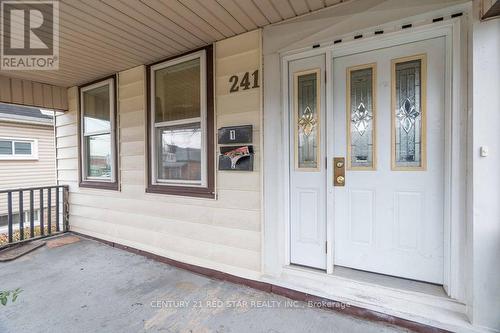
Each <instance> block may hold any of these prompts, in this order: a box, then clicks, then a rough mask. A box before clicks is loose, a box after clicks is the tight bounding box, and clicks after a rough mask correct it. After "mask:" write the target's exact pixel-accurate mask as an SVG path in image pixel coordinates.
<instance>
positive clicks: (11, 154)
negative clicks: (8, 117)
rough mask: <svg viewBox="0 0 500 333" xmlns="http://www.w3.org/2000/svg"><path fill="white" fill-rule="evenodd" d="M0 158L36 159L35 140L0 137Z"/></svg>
mask: <svg viewBox="0 0 500 333" xmlns="http://www.w3.org/2000/svg"><path fill="white" fill-rule="evenodd" d="M0 159H1V160H36V159H38V152H37V140H35V139H21V138H0Z"/></svg>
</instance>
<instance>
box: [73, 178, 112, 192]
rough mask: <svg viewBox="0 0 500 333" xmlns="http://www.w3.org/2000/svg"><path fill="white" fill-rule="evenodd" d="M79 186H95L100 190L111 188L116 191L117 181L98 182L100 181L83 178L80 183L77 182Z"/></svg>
mask: <svg viewBox="0 0 500 333" xmlns="http://www.w3.org/2000/svg"><path fill="white" fill-rule="evenodd" d="M78 185H79V186H80V187H85V188H95V189H100V190H112V191H118V182H113V183H111V182H100V181H90V180H85V181H81V182H80V184H78Z"/></svg>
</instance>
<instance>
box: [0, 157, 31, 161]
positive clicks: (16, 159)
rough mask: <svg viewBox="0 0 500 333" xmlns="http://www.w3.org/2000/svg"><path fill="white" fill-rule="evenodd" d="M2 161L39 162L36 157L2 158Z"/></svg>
mask: <svg viewBox="0 0 500 333" xmlns="http://www.w3.org/2000/svg"><path fill="white" fill-rule="evenodd" d="M0 161H38V157H35V156H26V157H24V156H23V157H21V156H0Z"/></svg>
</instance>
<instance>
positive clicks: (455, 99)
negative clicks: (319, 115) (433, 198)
mask: <svg viewBox="0 0 500 333" xmlns="http://www.w3.org/2000/svg"><path fill="white" fill-rule="evenodd" d="M465 35H466V28H465V27H464V24H462V21H461V19H460V17H458V18H452V19H449V20H446V21H442V22H438V23H431V24H428V23H426V24H423V25H420V26H416V27H414V28H412V29H408V30H403V29H401V28H400V29H397V30H395V31H392V32H389V33H387V34H382V35H379V36H374V37H370V38H364V39H361V40H359V41H358V40H355V39H354V38H351V39H350V40H349V41H346V42H343V43H340V44H335V45H334V43H332V42H330V43H324V44H323V46H321V47H317V48H313V49H311V48H307V49H304V48H302V49H298V50H293V51H287V52H284V53H281V54H280V62H281V82H282V83H281V88H282V90H281V91H282V96H281V102H282V103H281V104H282V112H281V114H282V119H281V121H282V133H281V135H282V140H283V141H282V142H283V143H284V144H283V147H284V149H283V155H282V158H283V161H284V163H283V170H282V172H283V175H284V178H283V181H284V191H283V199H284V201H283V203H284V205H283V208H282V209H283V211H282V214H283V217H284V225H283V231H284V232H285V239H284V244H283V245H284V247H283V245H282V247H281V249H280V252H281V251H284V252H282V254H281V255H280V258H282V263H283V265H284V266H285V267H286V266H289V265H290V221H291V220H290V190H291V188H290V182H289V181H290V155H289V154H290V150H289V140H290V136H289V133H290V132H289V126H290V122H289V105H288V101H289V99H288V94H289V89H288V87H289V83H288V78H289V73H288V62H289V61H292V60H296V59H301V58H305V57H310V56H314V55H319V54H324V55H325V59H326V64H325V65H326V75H325V77H326V83H325V89H326V91H325V93H326V113H327V114H326V124H327V125H326V126H328V124H331V123H332V121H333V119H332V118H333V114H332V112H329V109H331V107H332V105H333V104H332V102H333V90H332V82H333V71H332V67H333V58H334V57H340V56H346V55H351V54H355V53H361V52H368V51H372V50H376V49H381V48H386V47H391V46H397V45H401V44H407V43H411V42H417V41H421V40H425V39H430V38H436V37H445V143H444V144H445V148H444V151H445V159H444V164H445V179H444V184H445V186H444V215H445V216H444V225H443V230H444V239H443V245H444V246H443V248H444V269H443V272H444V276H443V280H444V285H443V286H444V288H445V290H446V292H447V294H448V295H449V296H450V297H452V298H455V299H462V300H463V299H464V298H465V293H464V291H463V289H464V288H461V287H462V285H463V284H464V283H465V278H464V275H463V274H464V273H463V272H464V271H465V267H466V265H465V264H466V263H465V258H464V256H463V251H462V250H461V248H463V247H465V245H466V239H465V228H466V198H467V191H466V190H467V185H468V182H467V180H466V178H465V175H466V168H467V159H466V156H467V146H468V141H467V127H468V125H467V105H468V104H467V93H466V92H467V80H468V78H467V74H466V73H467V62H466V61H464V59H466V43H465ZM462 92H464V93H463V94H462ZM327 140H328V138H327ZM329 146H330V147H327V151H326V156H327V163H328V168H327V171H326V172H327V176H326V181H327V194H326V195H327V198H326V200H327V203H326V209H327V212H326V214H327V215H326V216H327V221H326V223H327V226H326V229H327V231H326V232H327V242H328V245H327V259H326V260H327V274H333V271H334V244H333V242H334V232H335V230H334V229H335V228H334V226H335V221H334V217H333V215H334V214H333V209H334V205H333V202H334V193H333V192H334V191H333V187H332V184H333V172H332V165H331V163H332V159H333V151H332V149H333V148H332V145H329ZM452 152H453V153H452Z"/></svg>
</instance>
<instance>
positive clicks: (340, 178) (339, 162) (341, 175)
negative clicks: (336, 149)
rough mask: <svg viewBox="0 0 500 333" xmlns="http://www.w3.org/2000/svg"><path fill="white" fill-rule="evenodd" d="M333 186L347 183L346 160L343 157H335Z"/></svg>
mask: <svg viewBox="0 0 500 333" xmlns="http://www.w3.org/2000/svg"><path fill="white" fill-rule="evenodd" d="M333 165H335V168H333V186H344V185H345V160H344V158H343V157H334V158H333Z"/></svg>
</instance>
